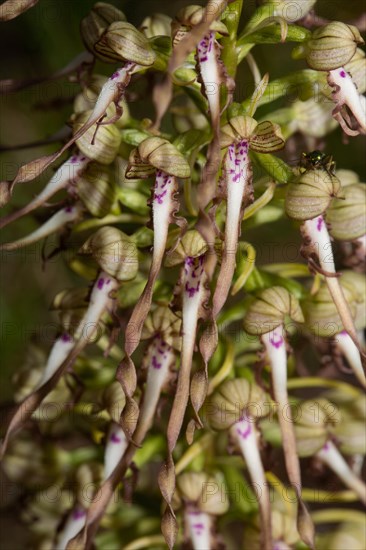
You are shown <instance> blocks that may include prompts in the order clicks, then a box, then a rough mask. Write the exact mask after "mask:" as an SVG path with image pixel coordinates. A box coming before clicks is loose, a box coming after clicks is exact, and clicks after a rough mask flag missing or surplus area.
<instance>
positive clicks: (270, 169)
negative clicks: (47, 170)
mask: <svg viewBox="0 0 366 550" xmlns="http://www.w3.org/2000/svg"><path fill="white" fill-rule="evenodd" d="M250 156H251V157H252V159H253V161H254V162H255V164H257V165H259V166H261V167H262V168H264V170H265V171H266V172H267V174H269V175H270V176H271V178H273V179H274V180H275V181H276V182H278V183H288V182H289V181H290V180H291V179H292V178H293V176H294V174H293V172H292V170H291V167H290V166H289V165H288V164H286V162H285V161H283V160H282V159H280V158H278V157H275V156H274V155H271V154H268V153H267V154H263V153H255V152H254V151H251V153H250Z"/></svg>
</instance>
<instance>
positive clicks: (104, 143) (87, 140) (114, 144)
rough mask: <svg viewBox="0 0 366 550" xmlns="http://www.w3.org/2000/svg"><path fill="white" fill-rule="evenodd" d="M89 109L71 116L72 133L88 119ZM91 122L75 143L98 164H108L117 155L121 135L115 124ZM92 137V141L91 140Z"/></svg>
mask: <svg viewBox="0 0 366 550" xmlns="http://www.w3.org/2000/svg"><path fill="white" fill-rule="evenodd" d="M90 114H91V111H86V112H84V113H81V114H79V115H76V116H74V117H73V121H72V122H73V133H74V134H76V132H77V131H78V130H80V128H82V126H84V124H85V123H86V121H87V120H88V119H89V116H90ZM96 129H97V125H96V124H93V126H92V127H91V128H89V130H87V131H86V132H85V133H84V134H83V135H82V136H81V137H80V138H79V139H77V140H76V145H77V146H78V148H79V149H80V151H81V152H82V153H84V155H86V156H87V157H89V158H90V159H92V160H96V161H97V162H99V163H100V164H110V163H111V162H113V161H114V159H115V158H116V156H117V153H118V149H119V146H120V143H121V135H120V133H119V130H118V128H117V126H116V125H115V124H106V125H102V126H99V128H98V131H97V133H96V135H95V131H96ZM93 139H94V142H93Z"/></svg>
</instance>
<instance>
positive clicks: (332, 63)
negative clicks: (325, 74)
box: [306, 21, 364, 71]
mask: <svg viewBox="0 0 366 550" xmlns="http://www.w3.org/2000/svg"><path fill="white" fill-rule="evenodd" d="M363 43H364V41H363V39H362V36H361V35H360V33H359V31H358V29H357V27H354V26H353V25H346V24H345V23H341V22H339V21H334V22H332V23H329V24H328V25H325V26H324V27H320V28H318V29H316V30H315V31H314V32H313V34H312V36H311V38H310V40H309V41H308V42H307V44H306V61H307V63H308V65H309V67H310V68H311V69H315V70H317V71H331V70H333V69H338V68H339V67H342V66H344V65H345V64H346V63H348V62H349V61H350V60H351V59H352V57H353V56H354V54H355V52H356V49H357V45H358V44H363Z"/></svg>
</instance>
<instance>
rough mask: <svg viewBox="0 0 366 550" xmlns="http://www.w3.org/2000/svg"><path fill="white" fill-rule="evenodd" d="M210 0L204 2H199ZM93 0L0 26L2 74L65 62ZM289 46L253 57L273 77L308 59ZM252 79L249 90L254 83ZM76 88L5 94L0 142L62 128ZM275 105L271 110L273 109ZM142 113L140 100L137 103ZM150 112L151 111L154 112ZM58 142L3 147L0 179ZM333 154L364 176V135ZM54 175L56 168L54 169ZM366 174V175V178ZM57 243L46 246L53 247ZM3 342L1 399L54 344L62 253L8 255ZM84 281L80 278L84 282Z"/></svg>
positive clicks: (70, 279) (334, 139)
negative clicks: (53, 308) (39, 348)
mask: <svg viewBox="0 0 366 550" xmlns="http://www.w3.org/2000/svg"><path fill="white" fill-rule="evenodd" d="M111 3H113V4H115V5H116V6H117V7H118V8H120V9H122V10H123V11H124V12H125V13H126V15H127V18H128V20H129V21H131V22H132V23H134V24H135V25H139V24H140V23H141V22H142V20H143V19H144V17H145V16H146V15H148V14H151V13H154V12H158V11H164V12H165V13H167V14H169V15H171V16H174V14H175V13H176V12H177V10H178V9H179V8H181V7H182V6H185V5H189V3H190V2H189V1H187V0H170V1H168V2H167V1H165V0H164V1H163V0H125V1H114V2H113V1H112V2H111ZM197 3H199V2H197ZM200 3H201V4H204V2H200ZM93 4H94V2H93V0H81V1H75V0H63V1H58V0H40V1H39V3H38V4H37V5H36V6H35V7H34V8H32V9H30V10H29V11H28V12H26V13H25V14H23V15H22V16H20V17H19V18H17V19H15V20H13V21H10V22H8V23H2V24H1V28H0V46H1V48H0V51H1V55H2V58H3V62H2V64H1V67H0V78H1V79H5V78H14V79H18V78H32V77H37V76H40V75H48V74H51V73H53V72H55V71H56V70H58V69H60V68H61V67H63V66H65V65H66V64H67V63H68V62H69V61H70V60H71V59H73V58H74V57H75V56H76V55H77V54H78V53H80V52H81V51H82V50H83V44H82V41H81V38H80V35H79V23H80V20H81V19H82V18H83V17H84V16H85V15H86V14H87V13H88V11H89V9H90V8H91V7H92V6H93ZM244 6H245V7H244V12H243V21H245V20H247V18H248V17H249V15H250V14H251V13H252V12H253V10H254V9H255V1H254V0H245V1H244ZM364 7H365V4H364V2H360V0H348V1H347V2H344V0H318V2H317V5H316V8H317V13H318V14H319V15H322V16H324V17H327V18H332V19H339V20H343V21H347V20H350V19H352V18H354V17H357V16H359V15H360V14H361V13H362V11H363V8H364ZM292 47H293V46H292V45H291V44H284V45H278V46H273V45H269V46H262V47H261V46H259V47H256V48H255V50H254V52H253V53H254V56H255V58H256V61H257V63H258V65H259V68H260V69H261V70H262V71H263V72H265V71H269V74H270V78H271V79H274V78H277V77H279V76H281V75H284V74H287V73H288V72H289V71H291V70H292V69H300V68H303V67H304V66H305V63H304V62H301V61H300V62H299V61H296V62H295V61H292V60H291V50H292ZM96 70H97V72H102V73H104V74H107V75H108V74H111V72H112V70H113V66H107V65H101V64H99V63H98V64H97V67H96ZM248 83H249V87H248ZM251 86H252V80H251V76H250V74H249V71H248V67H247V65H246V62H245V61H244V62H243V63H242V65H241V66H240V69H239V73H238V80H237V88H238V95H237V97H236V99H237V100H242V99H244V97H243V96H242V95H241V93H242V92H243V90H244V89H245V90H248V91H249V92H250V91H251V89H250V87H251ZM77 89H78V88H77V86H76V85H75V84H72V83H70V82H68V81H67V79H63V80H59V81H56V82H50V83H46V84H43V85H39V86H32V87H31V88H28V89H26V90H23V91H21V92H18V93H11V94H9V95H8V96H4V95H2V96H1V104H0V106H1V130H0V132H1V134H0V145H1V146H2V147H4V146H12V145H16V144H20V143H26V142H31V141H36V140H40V139H43V138H44V137H46V136H48V135H51V134H53V133H54V132H56V131H57V130H58V129H59V128H61V127H62V126H63V125H64V123H65V121H66V120H67V119H68V117H69V116H70V114H71V113H72V99H73V96H74V94H75V93H76V91H77ZM271 108H272V107H271V106H269V107H267V109H271ZM131 109H132V112H133V114H134V115H136V116H139V115H140V116H146V111H144V112H142V111H141V112H140V110H141V104H137V105H135V106H134V105H132V106H131ZM149 115H150V116H151V112H150V113H149ZM56 148H57V145H56V144H53V145H50V146H47V147H38V148H32V149H24V150H18V151H11V152H9V151H7V152H4V151H1V152H0V155H1V173H0V176H1V179H11V178H12V177H13V176H14V174H15V172H16V168H17V166H19V165H20V164H22V163H24V162H26V161H28V160H31V159H33V158H35V157H37V156H40V155H41V154H44V153H46V152H52V151H54V150H55V149H56ZM327 152H328V153H331V154H333V155H334V157H335V159H336V161H337V165H338V167H342V168H349V169H354V170H356V171H357V172H358V173H359V174H360V175H362V174H364V173H365V150H364V140H363V139H362V138H355V139H352V140H351V142H350V143H349V144H346V143H344V140H343V138H342V135H341V132H340V131H336V132H334V133H333V134H332V135H331V136H330V137H329V138H328V145H327ZM49 173H52V172H49ZM362 179H364V177H362ZM42 182H44V179H42V180H41V181H38V182H31V183H29V184H25V185H23V186H18V187H17V189H16V191H15V193H14V196H13V200H12V202H11V205H9V206H7V207H6V209H5V211H9V210H11V209H13V208H15V207H16V206H20V205H22V204H24V203H26V202H27V200H29V198H31V197H32V196H34V194H35V193H36V192H37V191H38V189H39V188H41V187H42ZM43 216H47V212H46V213H44V212H41V213H38V212H37V213H36V214H35V216H29V217H27V218H26V219H23V220H21V221H20V222H19V223H17V224H15V225H14V226H10V227H9V228H6V230H4V231H3V236H2V240H3V241H8V240H12V239H14V238H16V237H19V236H21V235H24V234H26V233H27V232H28V231H30V230H31V229H33V228H35V227H36V226H37V224H38V223H39V220H42V219H43ZM287 229H288V225H286V224H282V223H281V224H279V225H278V234H276V239H277V238H278V239H279V240H280V239H284V238H286V237H285V235H286V234H287ZM261 238H262V239H264V240H265V239H269V241H271V240H272V241H273V239H274V236H273V228H272V226H271V225H268V226H266V227H264V228H263V230H262V234H261ZM54 244H55V241H53V242H52V239H51V240H50V241H48V243H47V251H50V250H52V247H53V246H54ZM1 277H2V295H1V325H0V326H1V345H2V355H1V360H2V368H1V379H2V401H3V402H4V401H5V402H6V401H7V400H8V399H10V396H11V376H12V374H13V373H14V372H15V371H16V370H17V368H18V367H19V365H20V364H21V362H22V361H23V360H24V354H25V350H26V345H27V343H28V342H29V341H30V340H31V339H32V338H36V339H39V340H40V341H41V342H43V343H44V344H45V345H46V346H50V345H51V342H52V339H53V336H54V334H55V331H56V319H55V317H53V316H52V313H50V312H49V309H48V308H49V305H50V303H51V300H52V298H53V297H54V295H55V294H56V293H57V292H58V291H60V290H61V289H63V288H65V287H67V286H70V285H72V284H73V283H74V284H75V283H76V284H78V283H77V280H78V279H77V277H76V276H73V275H72V274H70V273H69V271H68V270H67V268H66V267H65V265H64V261H63V259H62V257H61V256H56V257H55V258H53V259H52V260H51V261H49V262H47V264H46V265H45V266H44V265H42V255H41V248H40V247H39V246H38V247H36V248H32V247H31V248H27V249H24V250H23V251H19V252H11V253H4V254H3V256H2V262H1ZM79 284H80V283H79Z"/></svg>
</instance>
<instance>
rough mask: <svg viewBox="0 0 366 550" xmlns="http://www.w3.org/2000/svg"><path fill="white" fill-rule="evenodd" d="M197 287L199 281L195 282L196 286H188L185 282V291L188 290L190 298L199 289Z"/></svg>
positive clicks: (198, 286)
mask: <svg viewBox="0 0 366 550" xmlns="http://www.w3.org/2000/svg"><path fill="white" fill-rule="evenodd" d="M199 288H200V284H199V282H198V283H197V286H196V287H194V286H189V285H188V283H186V292H188V295H189V297H190V298H192V297H193V296H194V295H195V294H196V292H198V291H199Z"/></svg>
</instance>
